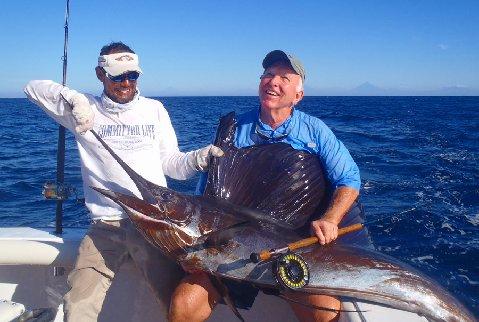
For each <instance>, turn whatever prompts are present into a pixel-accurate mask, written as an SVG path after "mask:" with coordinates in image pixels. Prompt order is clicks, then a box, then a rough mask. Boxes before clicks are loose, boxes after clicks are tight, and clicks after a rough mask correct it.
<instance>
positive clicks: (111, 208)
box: [24, 80, 195, 220]
mask: <svg viewBox="0 0 479 322" xmlns="http://www.w3.org/2000/svg"><path fill="white" fill-rule="evenodd" d="M24 91H25V94H26V95H27V97H28V98H29V99H30V100H31V101H32V102H33V103H35V104H36V105H38V106H40V107H41V108H42V109H43V110H44V111H45V112H46V113H47V114H48V115H49V116H50V117H52V118H53V119H54V120H55V121H57V122H58V123H60V124H61V125H63V126H64V127H65V128H67V129H69V130H70V131H71V132H72V133H73V134H74V135H75V138H76V141H77V146H78V151H79V154H80V161H81V173H82V178H83V190H84V195H85V204H86V206H87V207H88V209H89V210H90V212H91V217H92V219H94V220H96V219H104V220H118V219H121V218H125V217H126V214H125V213H124V211H123V210H122V209H121V207H120V206H118V205H117V204H116V203H114V202H113V201H111V200H110V199H108V198H106V197H104V196H102V195H101V194H100V193H98V192H96V191H95V190H93V189H91V188H90V187H91V186H92V187H99V188H104V189H108V190H112V191H117V192H123V193H129V194H131V193H133V194H135V195H136V196H138V197H140V192H139V191H138V189H137V188H136V186H135V184H134V183H133V181H132V180H131V179H130V177H129V176H128V175H127V174H126V172H125V171H124V170H123V169H122V168H121V167H120V165H119V164H118V163H117V162H116V161H115V160H114V159H113V158H112V157H111V155H110V154H109V153H108V152H107V151H106V150H105V149H104V148H103V146H101V144H100V142H98V140H97V139H96V138H95V137H94V136H93V134H92V133H91V132H87V133H85V134H84V135H79V134H77V133H75V130H74V129H75V125H76V123H75V120H74V118H73V115H72V112H71V107H70V106H69V104H68V103H67V102H66V100H67V101H68V100H69V97H71V96H72V95H74V94H76V93H77V92H76V91H74V90H71V89H68V88H67V87H64V86H62V85H60V84H57V83H55V82H52V81H47V80H41V81H31V82H29V83H28V84H27V86H26V87H25V89H24ZM62 96H63V97H62ZM85 96H86V97H87V98H88V100H89V102H90V107H91V108H92V110H93V112H94V114H95V119H94V126H93V129H94V130H95V131H96V132H97V133H98V135H99V136H100V137H101V138H102V139H103V140H104V141H105V142H106V143H107V144H108V145H109V146H110V147H111V148H112V149H113V150H114V151H115V153H116V154H118V156H119V157H120V158H121V159H123V161H125V162H126V163H127V164H128V165H129V166H130V167H131V168H132V169H133V170H135V171H136V172H137V173H139V174H140V175H141V176H142V177H144V178H145V179H147V180H149V181H151V182H153V183H155V184H157V185H161V186H165V187H166V178H165V175H168V176H169V177H172V178H174V179H187V178H189V177H191V176H193V175H194V173H195V165H194V162H193V159H194V158H193V155H191V153H190V152H189V153H182V152H180V151H179V148H178V141H177V139H176V134H175V131H174V129H173V126H172V125H171V121H170V117H169V115H168V112H167V111H166V109H165V108H164V107H163V104H161V102H159V101H157V100H153V99H148V98H145V97H141V96H140V97H139V99H138V101H137V103H136V104H135V105H134V106H133V107H132V108H130V109H127V110H124V111H121V112H111V111H109V110H107V109H106V108H104V106H103V104H102V101H101V98H100V97H95V96H93V95H89V94H85ZM64 98H65V99H66V100H65V99H64Z"/></svg>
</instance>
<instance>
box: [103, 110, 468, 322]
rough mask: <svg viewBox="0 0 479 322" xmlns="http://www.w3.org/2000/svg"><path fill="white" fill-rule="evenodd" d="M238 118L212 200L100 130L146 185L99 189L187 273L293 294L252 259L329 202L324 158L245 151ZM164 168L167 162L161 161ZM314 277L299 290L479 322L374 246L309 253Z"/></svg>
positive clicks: (225, 144) (274, 148)
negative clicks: (145, 167) (159, 178)
mask: <svg viewBox="0 0 479 322" xmlns="http://www.w3.org/2000/svg"><path fill="white" fill-rule="evenodd" d="M235 128H236V121H235V117H234V113H230V114H228V115H226V116H224V117H223V118H221V120H220V125H219V127H218V131H217V135H216V139H215V145H217V146H219V147H220V148H221V149H222V150H223V151H224V152H225V156H224V157H221V158H214V159H212V160H211V162H210V169H209V171H208V180H207V185H206V189H205V193H204V194H203V196H188V195H184V194H181V193H178V192H175V191H173V190H171V189H168V188H165V187H160V186H157V185H155V184H153V183H151V182H149V181H147V180H145V179H144V178H142V177H141V176H140V175H138V174H137V173H135V171H133V170H132V169H131V168H130V167H129V166H128V165H127V164H126V163H124V162H123V161H122V160H121V159H120V158H119V157H118V156H117V155H116V154H115V153H114V151H112V150H111V149H110V148H109V147H108V146H107V145H106V143H104V142H103V140H102V139H101V138H100V137H99V136H98V135H96V133H94V135H95V136H96V137H97V139H98V140H99V141H100V142H101V144H102V145H103V146H104V147H105V148H106V149H107V150H108V151H109V152H110V153H111V154H112V156H113V158H114V159H115V160H117V161H118V162H119V164H120V165H121V166H122V168H123V169H125V171H126V172H127V173H128V175H129V176H130V178H131V179H132V180H133V181H134V182H135V184H136V185H137V187H138V189H139V191H140V193H141V196H142V198H143V199H140V198H137V197H135V196H133V195H131V196H128V195H125V194H121V193H118V192H111V191H107V190H104V189H99V188H94V189H95V190H97V191H98V192H100V193H102V194H103V195H105V196H106V197H108V198H110V199H112V200H113V201H115V202H116V203H118V204H119V205H120V206H121V207H123V209H124V210H125V212H126V213H127V214H128V216H129V217H130V219H131V220H132V222H133V223H134V224H135V226H136V227H137V228H138V230H139V231H140V232H141V233H142V234H143V235H144V236H145V238H147V239H148V240H149V241H150V242H151V243H153V244H154V245H156V246H157V247H158V248H159V249H160V251H162V252H163V253H164V254H165V255H167V256H169V257H170V258H172V259H174V260H175V261H177V262H178V263H179V264H181V265H182V267H183V268H184V269H185V270H187V271H204V272H207V273H210V274H212V275H214V276H215V278H217V277H219V278H221V279H231V280H241V281H245V282H248V283H251V284H253V285H255V286H256V287H258V288H260V289H265V290H271V289H276V290H277V291H278V292H279V294H280V295H282V293H283V292H284V290H283V289H282V288H281V287H280V285H278V283H277V281H276V279H275V277H274V275H273V267H272V263H271V262H267V263H262V264H261V265H258V264H255V263H253V262H252V261H251V260H250V259H249V256H250V254H251V253H258V252H260V251H262V250H264V249H276V248H281V247H284V246H285V245H286V244H288V243H290V242H293V241H296V240H298V239H300V238H301V236H300V233H299V232H300V231H301V228H302V227H303V226H304V225H305V224H306V223H307V222H308V220H310V218H311V216H313V215H315V214H317V213H318V212H320V211H321V210H322V209H324V208H325V207H324V206H325V204H327V203H328V195H329V194H328V191H327V183H326V180H325V176H324V171H323V168H322V166H321V163H320V162H319V160H318V158H317V157H316V156H314V155H312V154H309V153H307V152H304V151H298V150H295V149H293V148H292V147H290V146H289V145H286V144H283V143H277V144H269V145H259V146H252V147H248V148H241V149H238V148H236V147H235V146H234V145H233V139H234V133H235ZM159 166H160V165H159ZM299 253H300V254H301V256H302V257H303V258H304V259H305V260H306V263H307V264H308V266H309V267H310V274H311V276H310V281H309V284H308V285H307V286H305V287H304V288H302V289H299V290H298V292H304V293H310V294H327V295H332V296H345V297H350V298H354V299H358V300H365V301H371V302H376V303H380V304H383V305H386V306H390V307H393V308H398V309H401V310H405V311H410V312H415V313H418V314H420V315H423V316H425V317H427V318H428V319H429V320H431V321H476V319H475V318H474V316H473V315H472V314H471V313H470V312H469V311H468V310H467V309H466V308H465V307H464V306H463V305H462V304H461V303H459V302H458V301H457V300H456V299H455V298H454V297H453V296H452V295H450V294H449V293H448V292H447V291H445V290H444V289H443V288H442V287H440V286H439V285H438V284H437V283H435V282H434V281H432V280H431V279H429V278H427V277H426V276H424V275H423V274H421V273H419V272H418V271H416V270H415V269H413V268H412V267H410V266H408V265H406V264H404V263H401V262H400V261H398V260H396V259H394V258H392V257H389V256H386V255H384V254H381V253H379V252H377V251H374V250H372V249H366V248H361V247H359V246H354V245H339V244H330V245H327V246H322V247H321V246H310V247H307V248H305V249H302V250H301V251H300V252H299Z"/></svg>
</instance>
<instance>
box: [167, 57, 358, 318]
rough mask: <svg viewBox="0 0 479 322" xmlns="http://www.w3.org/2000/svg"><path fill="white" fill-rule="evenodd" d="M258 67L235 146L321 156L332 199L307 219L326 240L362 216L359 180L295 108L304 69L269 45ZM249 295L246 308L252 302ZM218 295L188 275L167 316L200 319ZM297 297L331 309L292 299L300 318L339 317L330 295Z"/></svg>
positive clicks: (341, 153) (321, 129)
mask: <svg viewBox="0 0 479 322" xmlns="http://www.w3.org/2000/svg"><path fill="white" fill-rule="evenodd" d="M263 67H264V73H263V75H262V76H261V81H260V84H259V100H260V106H261V107H260V109H259V110H258V109H255V110H252V111H250V112H247V113H244V114H242V115H239V116H238V117H237V129H236V135H235V145H236V146H237V147H240V148H241V147H247V146H251V145H256V144H263V143H276V142H285V143H288V144H290V145H291V146H292V147H293V148H295V149H298V150H304V151H308V152H309V153H312V154H316V155H317V156H318V157H319V158H320V160H321V163H322V164H323V166H324V169H325V172H326V177H327V179H328V182H329V184H330V187H329V188H330V190H331V201H330V203H329V206H328V207H327V209H326V210H325V211H324V213H323V214H322V215H321V217H320V218H316V219H314V220H312V221H311V224H310V229H311V233H312V234H314V235H316V236H317V237H318V239H319V242H320V243H321V244H322V245H324V244H327V243H330V242H332V241H334V240H335V239H336V238H337V237H338V225H339V224H340V222H341V221H342V219H343V217H345V215H346V214H347V213H348V216H347V217H348V218H344V219H345V220H343V221H342V222H341V225H342V226H343V225H344V223H345V222H346V221H347V222H348V223H349V222H350V221H352V220H353V221H354V220H356V219H354V218H351V217H357V216H359V215H361V209H360V206H359V204H358V203H357V202H356V199H357V198H358V196H359V188H360V184H361V182H360V176H359V169H358V167H357V165H356V163H355V162H354V160H353V159H352V157H351V155H350V154H349V151H348V150H347V149H346V147H345V146H344V145H343V143H342V142H341V141H339V140H338V139H337V138H336V136H335V135H334V134H333V132H332V131H331V130H330V129H329V128H328V127H327V126H326V125H325V124H324V123H323V122H322V121H321V120H320V119H318V118H316V117H313V116H310V115H308V114H305V113H303V112H301V111H299V110H296V109H295V108H294V107H295V105H297V104H298V103H299V102H300V101H301V99H302V98H303V96H304V92H303V82H304V80H305V71H304V68H303V65H302V64H301V62H300V61H299V60H298V59H296V58H295V57H294V56H292V55H290V54H287V53H285V52H283V51H281V50H274V51H272V52H270V53H268V54H267V55H266V57H265V58H264V60H263ZM227 285H228V284H227ZM228 286H229V287H230V285H228ZM230 293H233V295H234V292H230ZM242 295H243V293H242ZM254 295H255V294H253V296H252V300H251V302H250V303H248V304H246V305H245V307H248V306H251V305H252V302H253V301H254ZM219 299H220V295H219V294H218V292H217V290H216V289H215V288H214V287H213V285H212V284H211V282H210V280H209V278H208V276H207V275H206V274H191V275H189V276H187V277H185V278H184V279H183V280H182V282H181V283H180V284H179V286H178V287H177V289H176V290H175V293H174V295H173V298H172V302H171V305H170V317H169V318H170V321H189V322H194V321H204V320H206V319H207V318H208V317H209V316H210V314H211V312H212V309H213V308H214V306H215V304H216V303H217V302H218V301H219ZM296 300H298V301H299V302H302V303H310V304H313V305H315V306H318V307H323V308H328V309H331V310H318V309H311V308H308V307H305V306H304V305H300V304H294V303H292V304H291V306H292V308H293V311H294V312H295V314H296V316H297V317H298V319H299V320H300V321H334V320H337V319H338V317H339V314H338V311H335V310H339V309H340V302H339V300H338V299H337V298H335V297H331V296H326V295H311V294H304V295H298V298H296ZM240 307H241V306H240Z"/></svg>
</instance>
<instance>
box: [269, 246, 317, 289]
mask: <svg viewBox="0 0 479 322" xmlns="http://www.w3.org/2000/svg"><path fill="white" fill-rule="evenodd" d="M273 272H274V275H275V277H276V281H278V283H279V284H280V285H281V286H283V287H285V288H289V289H291V290H297V289H300V288H302V287H304V286H306V285H308V283H309V267H308V264H307V263H306V261H305V260H304V259H303V257H301V256H300V255H298V254H295V253H286V254H283V255H281V256H279V257H278V259H277V260H276V262H275V263H274V265H273Z"/></svg>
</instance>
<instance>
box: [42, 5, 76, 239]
mask: <svg viewBox="0 0 479 322" xmlns="http://www.w3.org/2000/svg"><path fill="white" fill-rule="evenodd" d="M69 19H70V0H66V8H65V25H64V29H65V37H64V42H63V56H62V61H63V77H62V85H63V86H65V85H66V83H67V66H68V21H69ZM64 181H65V128H64V127H63V126H62V125H60V126H59V127H58V143H57V177H56V188H55V189H53V187H52V185H51V184H50V183H48V182H47V183H45V185H44V190H43V195H44V196H45V197H46V198H47V199H48V197H47V196H50V197H51V198H50V199H55V200H56V211H55V234H57V235H60V234H62V226H63V223H62V221H63V201H64V200H65V199H66V198H65V197H66V194H64V192H66V191H67V189H63V188H62V187H64Z"/></svg>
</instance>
